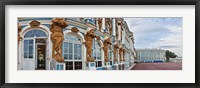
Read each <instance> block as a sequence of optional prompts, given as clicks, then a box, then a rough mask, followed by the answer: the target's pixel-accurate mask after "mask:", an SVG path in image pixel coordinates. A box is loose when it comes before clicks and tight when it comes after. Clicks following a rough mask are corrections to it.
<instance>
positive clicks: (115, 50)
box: [114, 44, 119, 61]
mask: <svg viewBox="0 0 200 88" xmlns="http://www.w3.org/2000/svg"><path fill="white" fill-rule="evenodd" d="M118 48H119V46H118V44H115V45H114V61H117V59H118V58H117V53H118Z"/></svg>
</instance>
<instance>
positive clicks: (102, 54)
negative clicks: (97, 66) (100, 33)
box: [101, 49, 105, 67]
mask: <svg viewBox="0 0 200 88" xmlns="http://www.w3.org/2000/svg"><path fill="white" fill-rule="evenodd" d="M101 60H102V67H104V66H105V63H104V51H103V49H101Z"/></svg>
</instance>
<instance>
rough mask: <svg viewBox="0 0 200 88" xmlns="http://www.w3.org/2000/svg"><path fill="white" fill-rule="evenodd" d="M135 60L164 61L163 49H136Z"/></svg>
mask: <svg viewBox="0 0 200 88" xmlns="http://www.w3.org/2000/svg"><path fill="white" fill-rule="evenodd" d="M136 51H137V60H136V61H137V62H165V61H166V57H165V50H162V49H156V48H154V49H136Z"/></svg>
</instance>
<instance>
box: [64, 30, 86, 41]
mask: <svg viewBox="0 0 200 88" xmlns="http://www.w3.org/2000/svg"><path fill="white" fill-rule="evenodd" d="M67 33H73V32H72V31H71V30H65V31H64V32H63V34H64V35H66V34H67ZM77 34H78V35H79V36H80V37H81V40H82V42H85V39H84V36H83V35H82V34H81V33H80V32H78V33H77Z"/></svg>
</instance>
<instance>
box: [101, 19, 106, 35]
mask: <svg viewBox="0 0 200 88" xmlns="http://www.w3.org/2000/svg"><path fill="white" fill-rule="evenodd" d="M105 25H106V24H105V18H102V30H101V31H102V32H104V30H105V29H106V26H105Z"/></svg>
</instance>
